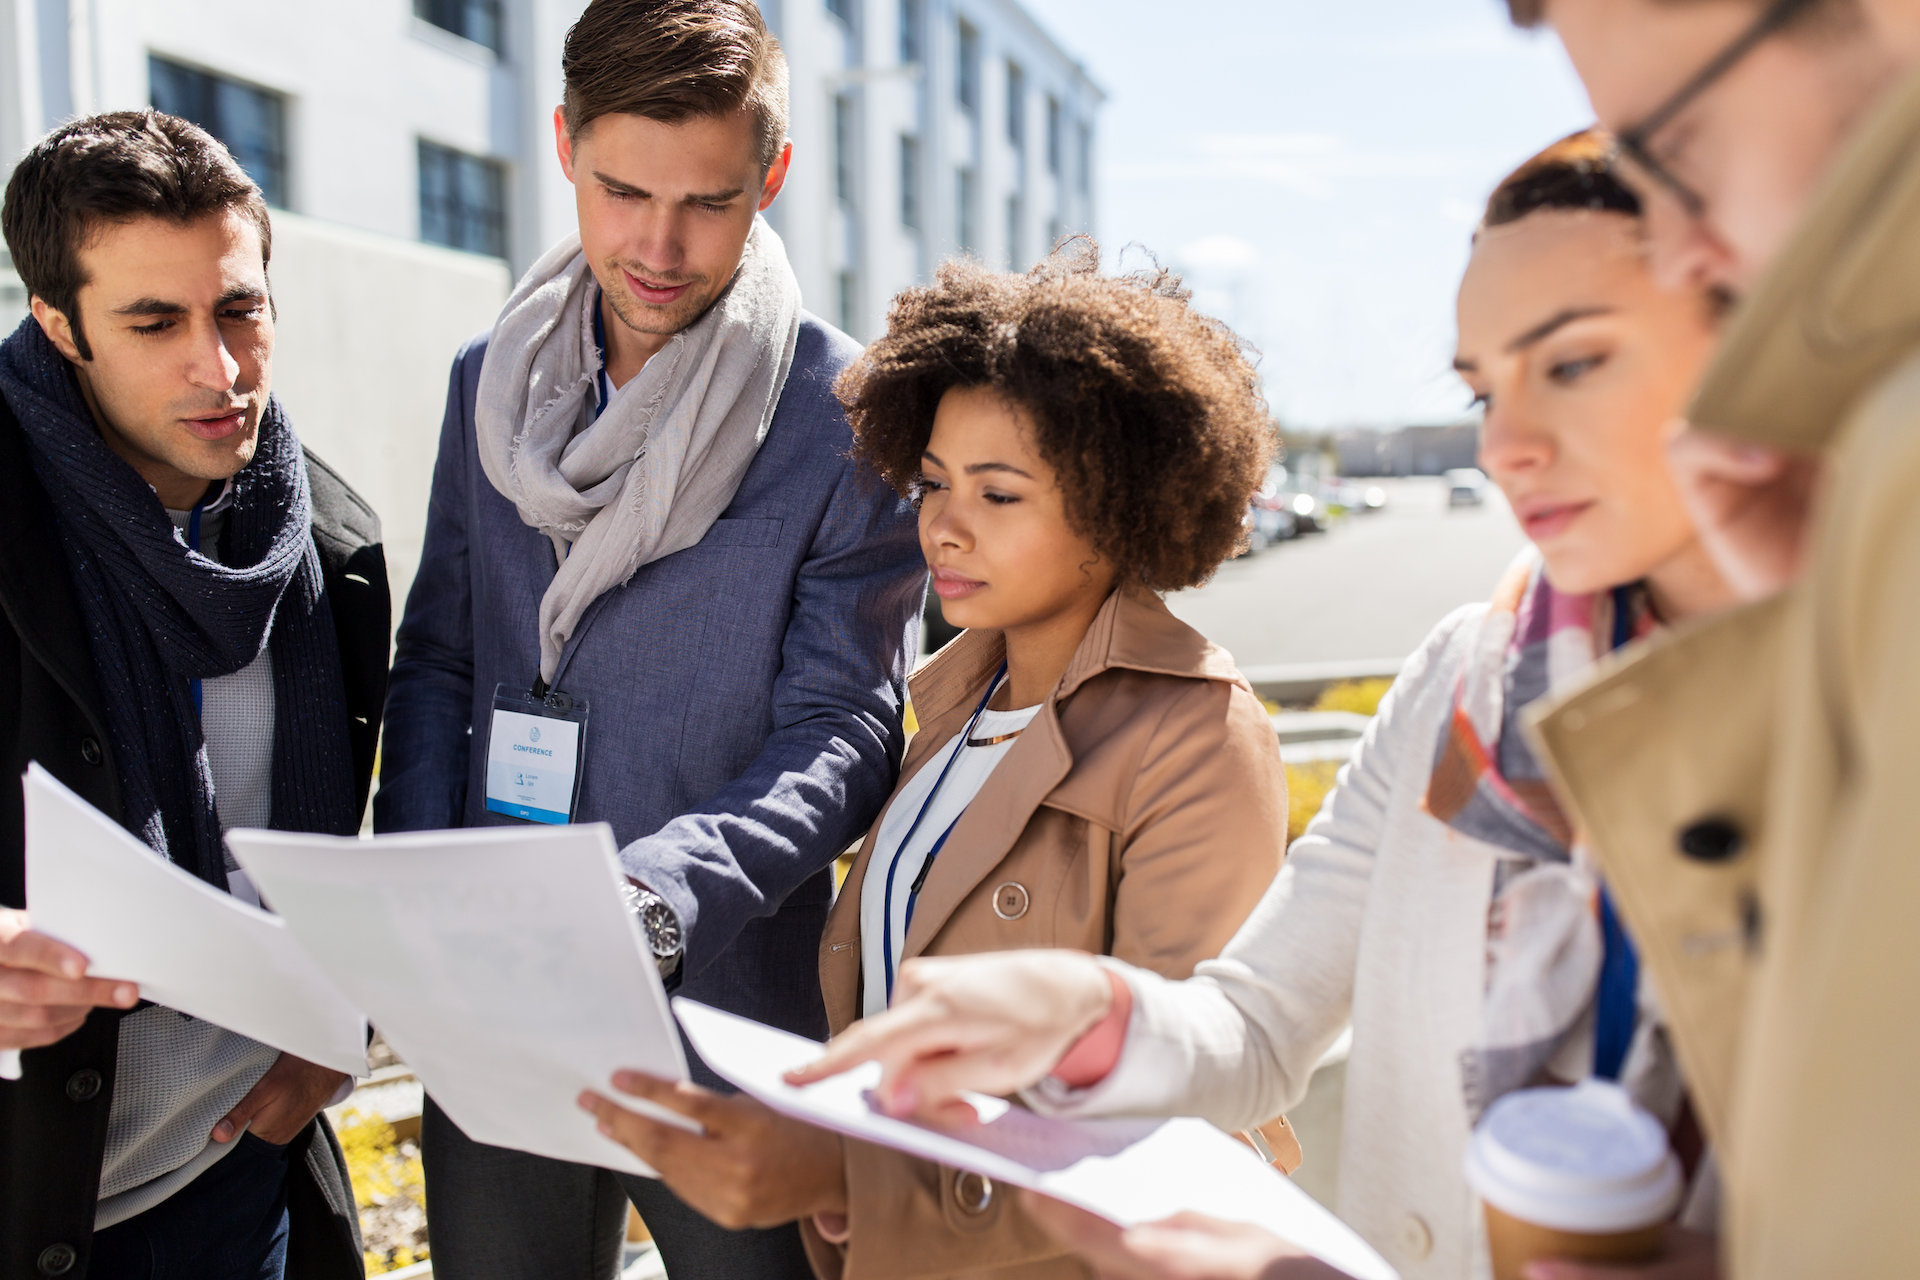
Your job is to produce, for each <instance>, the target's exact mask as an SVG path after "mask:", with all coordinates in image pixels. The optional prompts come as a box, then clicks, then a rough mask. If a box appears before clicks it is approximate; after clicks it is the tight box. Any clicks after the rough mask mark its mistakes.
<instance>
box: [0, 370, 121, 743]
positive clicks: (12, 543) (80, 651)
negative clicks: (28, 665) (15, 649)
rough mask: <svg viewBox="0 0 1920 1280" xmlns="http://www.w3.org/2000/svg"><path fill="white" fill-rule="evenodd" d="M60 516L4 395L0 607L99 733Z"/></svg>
mask: <svg viewBox="0 0 1920 1280" xmlns="http://www.w3.org/2000/svg"><path fill="white" fill-rule="evenodd" d="M53 520H54V515H53V508H52V504H51V503H49V502H48V500H47V496H46V491H45V490H43V489H41V487H40V484H39V482H38V481H37V480H35V479H34V474H33V462H32V459H31V458H29V457H28V455H27V444H26V437H25V435H24V434H22V432H21V429H20V424H19V420H18V419H16V418H15V417H14V416H13V410H12V408H11V407H10V406H9V405H8V404H7V403H6V402H5V401H4V400H0V607H4V609H5V611H6V614H7V617H8V619H9V621H11V622H12V624H13V628H14V630H15V631H16V632H17V633H18V634H19V636H20V643H21V644H22V645H24V646H25V647H26V648H27V650H28V652H30V653H32V654H33V657H34V660H35V661H36V662H38V663H39V664H40V665H41V666H43V667H45V668H46V669H47V671H48V672H49V673H51V674H52V676H53V678H54V679H55V680H57V681H58V682H59V684H60V687H61V688H62V689H64V690H65V691H66V693H67V696H68V697H70V698H72V699H73V700H74V701H75V702H77V703H78V704H79V705H80V706H81V707H82V708H83V709H84V710H85V711H86V713H87V715H88V716H90V717H91V718H92V719H93V721H94V723H95V726H96V730H95V731H96V732H98V728H97V726H98V725H99V724H100V723H101V720H102V717H101V714H100V689H99V684H98V682H97V681H96V679H95V677H94V673H93V658H92V655H93V648H92V645H91V643H90V642H89V641H88V639H87V628H86V623H85V622H84V621H83V620H82V619H81V617H80V606H79V604H78V603H77V602H76V601H75V600H74V598H73V588H72V586H71V585H70V583H69V580H68V577H67V557H66V552H65V551H64V550H63V549H62V548H61V546H60V539H59V538H58V537H57V536H56V535H55V533H54V525H53Z"/></svg>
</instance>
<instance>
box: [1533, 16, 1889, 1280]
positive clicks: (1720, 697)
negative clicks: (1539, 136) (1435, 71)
mask: <svg viewBox="0 0 1920 1280" xmlns="http://www.w3.org/2000/svg"><path fill="white" fill-rule="evenodd" d="M1511 2H1512V6H1513V12H1514V14H1515V17H1516V18H1517V19H1520V20H1522V21H1529V22H1530V21H1539V20H1544V21H1546V22H1548V23H1551V24H1552V26H1553V27H1554V29H1555V30H1556V31H1557V32H1558V33H1559V35H1560V37H1561V39H1562V41H1563V43H1564V44H1565V45H1566V48H1567V52H1568V53H1569V55H1571V57H1572V60H1573V63H1574V66H1575V67H1576V68H1577V69H1578V71H1579V72H1580V76H1581V78H1582V80H1584V81H1585V83H1586V86H1587V89H1588V92H1589V94H1590V95H1591V96H1592V99H1593V104H1594V107H1595V109H1596V110H1597V112H1598V113H1599V116H1600V118H1601V120H1602V122H1603V123H1605V124H1606V125H1607V126H1608V127H1610V128H1611V129H1612V130H1613V131H1614V132H1615V134H1616V135H1617V136H1618V137H1619V144H1620V152H1621V155H1622V158H1623V161H1624V165H1625V169H1626V173H1627V176H1628V177H1629V179H1630V180H1632V181H1634V182H1635V183H1636V185H1638V186H1639V187H1640V188H1641V190H1642V192H1643V194H1644V195H1645V197H1646V199H1647V201H1648V215H1649V216H1648V222H1649V232H1650V244H1651V251H1652V253H1653V255H1654V260H1655V264H1656V267H1657V268H1658V269H1659V271H1660V272H1661V273H1662V274H1663V275H1664V276H1665V277H1666V279H1667V280H1668V281H1669V282H1670V283H1673V284H1676V285H1680V286H1693V287H1698V286H1701V285H1705V286H1708V287H1712V288H1717V289H1719V290H1721V291H1723V292H1725V293H1727V294H1728V295H1730V296H1734V297H1738V298H1740V299H1741V300H1742V302H1741V307H1740V309H1739V311H1738V312H1737V313H1736V314H1735V317H1734V320H1733V323H1732V326H1731V328H1730V329H1729V331H1728V333H1727V336H1726V340H1725V342H1724V344H1723V345H1722V347H1721V350H1720V353H1719V355H1718V357H1717V359H1716V360H1715V362H1714V364H1713V365H1712V367H1711V368H1710V369H1709V371H1708V373H1707V375H1706V378H1705V381H1704V382H1703V384H1702V386H1701V388H1700V390H1699V392H1698V393H1697V395H1696V397H1695V400H1694V402H1693V405H1692V406H1691V408H1690V410H1689V413H1688V418H1689V421H1690V422H1691V424H1692V429H1691V430H1689V431H1687V432H1686V433H1684V434H1683V435H1681V436H1680V437H1679V438H1678V439H1677V440H1676V443H1675V446H1674V449H1673V453H1672V459H1673V462H1674V465H1675V471H1676V474H1677V476H1678V477H1679V479H1680V482H1681V487H1682V490H1683V492H1684V493H1686V494H1687V496H1688V498H1689V501H1690V504H1691V506H1692V507H1693V510H1694V516H1695V521H1696V523H1697V524H1698V525H1699V527H1700V530H1701V534H1702V540H1703V542H1704V543H1705V544H1706V545H1707V547H1708V548H1709V550H1710V551H1712V552H1713V554H1714V556H1715V559H1716V561H1717V562H1718V563H1719V565H1720V568H1721V570H1722V572H1723V573H1724V574H1725V576H1726V578H1727V580H1728V581H1729V582H1730V583H1732V584H1734V585H1735V586H1736V587H1737V588H1738V589H1739V590H1740V591H1741V592H1742V594H1743V595H1745V596H1746V597H1747V598H1748V599H1749V600H1750V601H1751V602H1752V603H1750V604H1749V605H1748V607H1746V608H1744V609H1741V610H1739V611H1736V612H1734V613H1732V614H1729V615H1727V616H1726V617H1724V618H1721V619H1718V620H1716V621H1715V622H1714V623H1712V624H1711V625H1709V626H1707V627H1705V628H1701V629H1696V630H1694V631H1690V632H1687V633H1684V634H1680V635H1677V636H1675V637H1674V638H1673V639H1672V640H1671V642H1669V643H1667V644H1664V645H1661V646H1658V647H1656V648H1654V649H1653V650H1652V651H1651V652H1649V653H1647V654H1646V655H1644V656H1643V657H1642V658H1641V659H1640V660H1639V661H1636V662H1634V663H1631V664H1629V665H1628V666H1627V667H1626V668H1624V669H1623V670H1621V671H1619V672H1618V673H1616V674H1614V675H1612V676H1611V677H1609V678H1607V679H1606V680H1604V681H1602V682H1601V683H1600V684H1599V685H1597V686H1596V687H1594V688H1593V689H1590V690H1588V691H1586V692H1584V693H1582V694H1579V695H1577V696H1576V697H1575V698H1574V699H1572V700H1571V701H1570V702H1569V703H1568V704H1567V705H1565V706H1563V707H1562V708H1560V709H1559V710H1558V711H1557V712H1555V713H1554V715H1553V716H1552V717H1551V718H1550V719H1548V720H1547V721H1545V723H1544V724H1543V725H1542V731H1543V734H1544V737H1545V741H1546V743H1547V745H1548V747H1549V749H1550V753H1551V756H1552V759H1553V760H1554V762H1555V767H1556V769H1557V771H1558V775H1559V777H1560V780H1561V781H1562V783H1563V785H1564V788H1565V790H1566V792H1567V794H1568V795H1569V797H1570V798H1571V799H1572V801H1573V802H1574V804H1575V806H1576V808H1577V810H1578V813H1579V816H1580V818H1581V820H1582V825H1583V826H1585V827H1586V829H1587V830H1588V831H1589V833H1590V835H1591V839H1592V843H1593V846H1594V848H1595V851H1596V854H1597V856H1598V857H1599V858H1600V859H1601V861H1602V863H1603V864H1604V866H1605V870H1606V874H1607V879H1608V882H1609V883H1610V884H1611V885H1612V886H1613V887H1614V890H1615V894H1616V900H1617V902H1618V904H1619V906H1620V908H1621V910H1622V912H1623V914H1624V916H1625V918H1626V922H1627V924H1628V926H1629V928H1630V929H1631V930H1632V931H1633V932H1634V934H1635V935H1636V938H1637V940H1638V942H1639V943H1640V947H1641V954H1642V957H1643V958H1644V960H1645V962H1646V964H1647V966H1648V970H1649V972H1650V973H1651V975H1652V977H1653V979H1654V982H1655V984H1656V986H1657V987H1658V990H1659V994H1660V999H1661V1003H1662V1006H1663V1007H1664V1009H1665V1011H1666V1012H1667V1014H1668V1016H1669V1024H1670V1027H1671V1030H1672V1033H1673V1036H1674V1040H1675V1044H1676V1047H1677V1048H1678V1051H1679V1055H1680V1059H1681V1063H1682V1065H1683V1067H1684V1068H1685V1070H1686V1074H1687V1077H1688V1087H1689V1091H1690V1093H1691V1096H1692V1098H1693V1101H1694V1105H1695V1107H1696V1109H1697V1110H1698V1112H1699V1115H1700V1118H1701V1121H1702V1123H1703V1126H1704V1128H1705V1130H1706V1132H1707V1135H1708V1136H1709V1137H1710V1138H1711V1139H1713V1141H1714V1143H1715V1144H1716V1147H1717V1149H1718V1150H1719V1152H1720V1154H1721V1156H1722V1158H1723V1161H1724V1170H1725V1181H1726V1188H1727V1194H1726V1219H1725V1223H1724V1230H1723V1234H1722V1237H1721V1239H1722V1257H1721V1265H1722V1267H1723V1269H1724V1271H1725V1272H1727V1273H1730V1274H1732V1275H1734V1276H1738V1277H1740V1278H1741V1280H1773V1278H1774V1277H1780V1278H1782V1280H1784V1278H1785V1277H1798V1276H1812V1275H1823V1276H1824V1275H1833V1276H1891V1275H1905V1274H1910V1273H1911V1272H1912V1271H1913V1270H1914V1263H1913V1246H1912V1243H1911V1241H1910V1239H1909V1234H1910V1230H1909V1228H1910V1223H1909V1218H1910V1216H1911V1213H1912V1206H1913V1205H1914V1203H1915V1202H1916V1201H1920V1173H1916V1172H1915V1164H1914V1160H1913V1148H1914V1143H1915V1141H1916V1140H1920V1092H1916V1090H1915V1089H1914V1087H1913V1082H1912V1079H1911V1076H1912V1072H1911V1069H1910V1063H1911V1061H1912V1056H1913V1048H1914V1045H1915V1043H1916V1041H1917V1040H1920V942H1917V940H1920V932H1916V930H1915V928H1914V925H1913V919H1914V916H1915V913H1916V912H1917V911H1920V874H1917V873H1920V835H1917V834H1916V833H1920V791H1916V789H1915V787H1914V786H1913V783H1912V779H1913V777H1914V775H1915V773H1916V771H1920V669H1916V667H1915V665H1914V663H1913V659H1912V636H1913V628H1914V624H1915V620H1916V619H1920V181H1917V180H1920V160H1916V157H1917V156H1920V2H1916V0H1544V3H1539V2H1536V3H1531V4H1523V3H1521V2H1520V0H1511ZM1706 1273H1707V1272H1706V1271H1704V1270H1702V1271H1700V1272H1697V1274H1706ZM1553 1274H1554V1275H1556V1276H1562V1275H1564V1276H1569V1277H1571V1276H1583V1275H1586V1274H1588V1272H1587V1271H1586V1270H1585V1269H1579V1268H1571V1267H1567V1268H1563V1269H1561V1270H1557V1271H1555V1272H1554V1273H1553ZM1594 1274H1599V1273H1598V1271H1597V1270H1596V1271H1595V1272H1594ZM1607 1274H1613V1273H1612V1272H1608V1273H1607ZM1661 1274H1662V1275H1674V1276H1676V1277H1677V1276H1679V1275H1682V1274H1696V1273H1691V1272H1683V1271H1680V1270H1669V1271H1663V1272H1661Z"/></svg>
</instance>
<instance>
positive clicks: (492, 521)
mask: <svg viewBox="0 0 1920 1280" xmlns="http://www.w3.org/2000/svg"><path fill="white" fill-rule="evenodd" d="M486 343H487V340H486V337H485V336H482V337H480V338H476V339H475V340H474V341H472V342H470V343H469V344H467V346H466V347H465V349H463V350H462V351H461V352H460V354H459V355H458V356H457V357H456V358H455V360H454V363H453V375H452V379H451V383H450V385H449V387H448V392H447V412H446V420H445V422H444V423H443V425H442V427H441V431H440V456H439V460H438V462H437V463H436V464H435V467H434V475H433V497H432V502H431V506H430V508H429V510H428V516H427V536H426V546H425V550H424V553H423V554H422V556H421V560H420V572H419V576H418V577H417V578H415V579H414V584H413V590H412V592H411V593H410V594H409V595H408V597H407V607H406V613H405V616H404V618H403V620H402V621H401V624H400V632H399V644H398V651H397V654H396V657H395V660H394V664H393V676H392V682H391V685H390V691H389V694H388V697H387V720H386V738H385V742H384V745H383V747H382V764H381V770H380V790H379V792H378V793H377V795H376V797H375V800H374V823H375V827H376V829H378V830H380V831H383V832H384V831H421V830H434V829H440V828H446V827H461V826H488V825H499V824H507V823H512V822H513V821H514V820H513V819H510V818H506V817H502V816H500V815H497V814H493V813H489V812H487V810H486V808H485V799H486V797H485V791H486V785H485V773H486V741H487V730H488V722H489V717H490V716H491V714H492V710H493V695H494V687H495V686H496V685H498V684H502V683H505V684H508V685H511V686H512V687H514V688H515V689H524V688H526V687H527V686H529V685H531V684H532V683H533V679H534V677H535V676H536V675H538V674H539V658H540V646H539V642H538V631H539V625H538V618H539V608H540V598H541V596H542V595H543V594H544V593H545V591H546V588H547V584H548V583H549V582H550V581H551V580H552V578H553V575H554V570H555V561H554V554H553V544H552V543H551V542H550V541H549V540H548V538H547V537H546V535H545V534H542V533H540V532H538V531H536V530H534V529H531V528H529V527H528V526H527V525H525V524H523V523H522V522H521V520H520V514H519V512H518V510H517V509H516V508H515V507H514V506H513V504H512V503H511V502H509V501H508V500H507V499H506V498H504V497H503V496H501V494H500V493H499V492H498V491H496V490H495V489H494V487H493V485H492V484H491V483H490V482H489V481H488V480H487V477H486V473H485V472H484V471H482V470H481V467H480V458H479V454H478V452H477V448H476V442H475V436H474V426H473V403H474V394H475V390H476V388H477V387H478V384H479V381H480V364H481V359H482V357H483V356H484V355H485V353H486ZM859 351H860V348H859V347H858V346H857V345H856V344H855V343H854V342H853V340H852V339H850V338H848V337H847V336H846V335H845V334H843V333H840V332H839V331H838V330H835V329H832V328H830V327H828V326H827V325H825V324H823V323H821V322H820V321H819V320H817V319H815V318H814V317H812V316H809V315H804V314H803V316H802V319H801V328H800V337H799V344H798V347H797V349H796V350H795V352H794V360H793V368H792V372H791V373H790V374H789V376H788V378H787V383H786V387H785V389H784V390H783V391H782V392H781V395H780V402H779V404H778V405H777V406H775V410H774V415H773V422H772V425H771V426H770V428H769V429H768V433H767V438H766V440H765V442H764V443H763V444H762V445H761V447H760V451H759V453H758V454H757V455H756V456H755V458H754V460H753V463H752V464H751V465H750V466H749V467H748V469H747V474H746V477H745V479H744V480H743V481H742V482H741V485H740V490H739V492H738V493H737V494H735V495H734V499H733V502H732V504H731V505H730V506H729V507H728V508H727V509H726V511H725V512H724V513H723V514H722V516H721V517H720V519H718V520H717V521H715V522H714V525H713V527H712V528H711V529H709V530H708V531H707V534H706V536H705V537H704V538H702V539H701V540H700V542H699V543H698V544H696V545H695V546H692V547H689V548H687V549H686V550H684V551H680V552H677V553H675V554H674V555H670V556H666V557H664V558H662V559H660V560H656V561H654V562H653V563H651V564H648V565H644V566H642V567H641V569H640V571H639V572H638V573H636V574H634V576H633V578H632V579H631V580H630V581H628V582H627V584H626V585H625V586H623V587H618V588H616V589H614V590H612V591H610V592H608V593H607V594H606V595H604V596H602V597H601V598H600V599H599V600H598V601H596V602H595V603H594V604H593V606H592V607H591V608H590V609H589V611H588V612H587V614H586V616H585V617H584V618H583V619H582V621H581V624H580V626H579V628H578V629H577V630H576V631H575V633H574V635H573V637H572V639H571V641H570V642H569V644H568V646H567V648H566V650H565V651H564V652H563V653H562V655H561V659H560V666H559V670H558V672H557V674H556V678H555V680H554V682H553V685H554V687H555V688H556V689H561V690H564V691H566V692H567V693H570V694H573V695H575V696H576V697H583V698H585V699H586V700H587V703H588V725H587V732H586V739H585V748H584V750H585V768H584V772H583V775H582V778H581V784H580V798H579V804H578V810H577V818H578V820H579V821H582V822H607V823H610V824H612V826H613V831H614V837H615V839H616V841H617V842H618V843H619V844H620V846H621V850H620V860H621V862H622V863H623V864H624V866H625V868H626V870H627V872H628V874H630V875H632V876H633V877H634V878H635V879H638V880H640V881H642V882H644V883H645V884H647V885H648V886H649V887H650V888H652V889H653V890H654V891H655V892H657V893H659V894H660V895H661V896H662V897H664V898H665V899H667V901H668V902H670V903H671V904H672V905H673V908H674V910H676V911H678V912H679V913H680V920H681V924H682V927H683V928H684V929H685V931H686V948H687V949H686V955H685V958H684V960H683V961H682V964H681V971H680V977H679V988H678V990H679V993H680V994H683V995H686V996H690V997H692V998H693V999H696V1000H700V1001H702V1002H704V1003H707V1004H712V1005H716V1006H718V1007H719V1008H722V1009H729V1010H732V1011H734V1012H736V1013H740V1014H743V1015H745V1016H747V1017H750V1018H755V1019H758V1020H759V1021H761V1022H766V1023H770V1024H772V1025H774V1026H778V1027H785V1028H787V1029H788V1030H791V1031H795V1032H798V1033H801V1034H804V1035H809V1036H814V1037H817V1038H825V1036H826V1033H827V1020H826V1013H825V1010H824V1008H823V1007H822V1004H821V1000H820V984H819V964H818V955H817V952H818V947H819V941H820V932H821V928H822V926H823V925H824V923H825V921H826V916H827V907H828V905H829V903H830V901H831V899H832V896H833V880H832V872H831V869H830V868H831V864H832V862H833V859H834V857H835V855H837V854H839V853H840V852H841V851H842V850H844V849H845V848H846V847H847V846H848V845H849V844H851V843H852V842H853V841H854V840H856V839H858V838H859V837H860V835H861V834H862V833H863V832H865V830H866V829H867V827H868V825H869V824H871V822H872V821H873V819H874V817H875V816H876V815H877V814H878V813H879V811H880V807H881V805H882V804H884V803H885V801H886V799H887V796H888V795H889V794H890V793H891V791H892V790H893V784H894V777H895V774H896V772H897V771H898V768H899V763H900V754H901V747H902V743H903V739H904V736H905V735H904V732H903V730H902V728H901V708H902V705H903V702H904V699H905V685H906V672H907V666H908V662H909V659H910V655H912V654H913V653H914V652H915V651H916V648H917V646H916V644H915V641H916V640H917V638H918V623H919V614H920V608H921V604H922V601H923V599H924V595H925V590H926V563H925V561H924V560H923V559H922V558H921V555H920V544H919V538H918V535H917V532H916V526H915V518H914V514H913V511H912V509H911V507H910V506H909V505H908V504H907V503H905V502H903V501H902V500H901V499H900V498H899V497H898V496H897V495H896V494H894V493H893V491H892V490H891V489H889V488H887V487H886V486H885V485H884V484H883V483H882V482H880V481H879V479H878V478H877V477H875V476H874V475H873V473H872V472H870V471H868V470H867V469H865V468H863V467H859V466H857V465H856V464H855V463H854V462H853V461H852V460H851V459H850V457H849V456H848V454H849V450H850V448H851V446H852V442H853V441H852V434H851V432H850V431H849V430H848V427H847V422H846V417H845V415H844V414H843V413H842V411H841V408H840V404H839V402H838V401H837V400H835V399H834V396H833V380H834V378H835V376H836V375H838V374H839V372H840V370H841V369H842V368H844V367H845V366H846V365H847V364H848V363H849V362H850V361H851V360H852V359H853V358H854V357H855V356H857V355H858V354H859ZM695 1073H696V1075H697V1076H698V1077H699V1078H701V1079H702V1080H703V1081H707V1082H711V1081H712V1079H713V1077H712V1076H711V1074H710V1073H709V1072H707V1071H706V1070H705V1069H704V1067H700V1066H696V1068H695Z"/></svg>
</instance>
